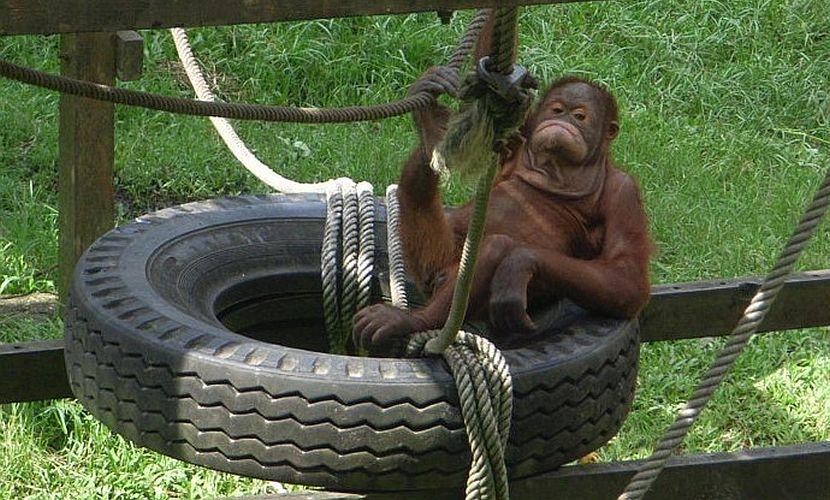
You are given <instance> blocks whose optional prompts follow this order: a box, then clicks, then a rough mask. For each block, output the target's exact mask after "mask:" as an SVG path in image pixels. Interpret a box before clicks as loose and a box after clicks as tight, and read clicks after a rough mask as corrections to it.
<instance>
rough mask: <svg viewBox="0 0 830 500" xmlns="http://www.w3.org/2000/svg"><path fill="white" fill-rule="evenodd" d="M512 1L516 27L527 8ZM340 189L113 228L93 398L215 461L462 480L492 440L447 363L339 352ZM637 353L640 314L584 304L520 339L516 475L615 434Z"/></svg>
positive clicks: (146, 442)
mask: <svg viewBox="0 0 830 500" xmlns="http://www.w3.org/2000/svg"><path fill="white" fill-rule="evenodd" d="M504 11H507V14H506V15H507V16H510V15H512V16H513V20H514V22H515V12H516V9H515V8H512V9H498V10H497V15H503V14H504ZM510 11H512V12H510ZM494 38H496V37H494ZM204 100H208V99H204ZM237 139H238V138H237ZM240 143H241V141H240ZM243 147H244V145H243ZM482 183H483V184H486V182H484V181H482ZM369 200H370V202H369V206H371V208H372V211H373V212H374V213H375V217H374V220H373V221H372V220H368V222H367V221H366V220H363V219H361V224H362V225H364V226H366V225H367V224H368V226H371V228H373V229H374V234H375V235H377V237H376V238H375V241H374V242H373V243H372V246H373V248H374V259H373V264H374V266H373V268H374V271H373V272H372V273H371V275H369V276H370V278H371V280H370V281H368V282H369V283H370V284H371V287H372V288H371V289H372V290H373V293H372V296H371V298H372V299H374V300H379V299H381V298H382V297H383V296H388V295H390V294H391V295H394V293H393V291H392V290H391V289H392V288H394V285H392V286H390V285H388V283H389V275H390V267H394V265H392V266H390V265H387V257H388V255H387V253H388V252H387V250H386V248H384V246H383V245H381V244H380V242H381V241H385V237H386V236H388V235H387V228H386V225H385V221H386V218H387V207H386V205H385V204H384V202H383V201H382V200H379V199H374V198H369ZM392 200H393V198H390V200H389V201H390V202H391V201H392ZM330 202H331V197H328V198H327V197H326V196H323V195H322V194H315V193H306V194H291V195H286V194H283V195H268V196H258V197H235V198H222V199H216V200H210V201H205V202H198V203H190V204H186V205H180V206H177V207H172V208H168V209H165V210H161V211H159V212H156V213H153V214H150V215H147V216H143V217H140V218H138V219H137V220H136V221H134V222H132V223H130V224H128V225H125V226H122V227H119V228H116V229H114V230H112V231H110V232H109V233H107V234H105V235H104V236H102V237H101V238H100V239H99V240H98V241H97V242H96V243H94V244H93V245H92V246H91V247H90V248H89V249H88V250H87V251H86V252H85V254H84V255H83V256H82V257H81V259H80V261H79V263H78V265H77V268H76V270H75V274H74V280H73V283H72V287H71V291H70V302H69V308H68V313H67V315H66V317H67V323H66V354H65V358H66V364H67V371H68V373H69V380H70V384H71V387H72V390H73V392H74V394H75V395H76V397H77V398H78V400H79V401H80V402H81V403H82V404H83V406H84V407H85V408H86V409H87V410H89V411H90V412H91V413H92V414H93V415H95V416H96V417H97V418H98V419H100V420H101V421H102V422H103V423H104V424H106V425H107V426H108V427H110V428H111V429H112V430H114V431H115V432H117V433H119V434H121V435H122V436H124V437H126V438H127V439H129V440H131V441H133V442H135V443H136V444H139V445H141V446H145V447H147V448H150V449H152V450H155V451H157V452H160V453H163V454H165V455H168V456H171V457H174V458H178V459H182V460H185V461H188V462H191V463H194V464H198V465H202V466H206V467H209V468H213V469H217V470H222V471H227V472H232V473H236V474H241V475H246V476H252V477H257V478H262V479H267V480H275V481H282V482H289V483H296V484H304V485H309V486H322V487H325V488H331V489H337V490H406V489H419V488H425V487H428V488H436V487H460V486H462V485H463V483H464V478H465V477H466V475H467V470H468V468H469V464H470V461H471V459H473V460H474V463H475V459H476V453H475V450H474V452H473V453H471V451H470V445H468V442H467V431H466V430H465V422H464V418H465V417H466V414H465V415H462V410H461V409H460V408H459V403H458V401H459V395H460V390H457V389H456V384H455V381H454V379H453V375H452V374H451V373H450V372H449V371H448V369H447V366H446V364H445V363H444V362H443V361H442V360H441V359H438V358H419V359H396V358H367V357H352V356H344V355H332V354H327V353H326V351H327V350H328V349H329V347H330V345H329V340H328V337H327V336H326V333H325V330H326V328H325V320H324V311H323V309H324V307H323V305H324V303H325V302H327V300H328V299H327V295H326V291H325V289H324V286H323V284H322V283H323V282H322V281H321V277H320V276H321V260H322V261H325V257H326V256H325V249H323V250H321V241H322V240H323V236H324V233H325V232H326V219H327V218H329V219H330V218H331V215H330V214H331V211H330V208H331V203H330ZM485 206H486V204H485ZM391 208H392V206H390V213H391V212H393V210H391ZM343 246H344V247H345V243H344V244H343ZM343 252H344V250H343V248H339V249H337V248H336V251H335V253H337V254H338V255H340V256H341V257H342V254H343ZM323 271H324V273H325V269H324V270H323ZM344 272H346V271H338V276H337V281H338V282H342V274H343V273H344ZM392 274H394V269H393V270H392ZM393 281H394V280H393ZM459 288H460V286H459ZM462 317H463V314H462ZM638 352H639V337H638V325H637V323H636V321H621V320H611V319H606V318H599V317H594V316H591V315H589V314H587V313H586V312H585V311H582V310H579V309H578V308H575V309H573V310H570V311H569V312H568V314H565V315H558V316H557V319H556V320H555V321H551V322H550V326H549V328H548V329H547V331H546V332H544V333H543V334H542V335H540V336H539V338H538V339H537V340H535V341H533V342H532V343H531V344H529V345H527V346H524V347H521V348H517V349H512V350H507V351H505V352H504V353H503V355H504V359H505V360H506V362H507V365H508V366H509V371H510V375H511V376H512V387H513V411H512V430H511V431H510V432H509V440H507V445H506V447H505V448H504V462H505V464H506V466H507V472H508V474H509V476H510V477H511V478H521V477H527V476H532V475H537V474H540V473H544V472H547V471H550V470H553V469H555V468H557V467H559V466H560V465H562V464H565V463H567V462H570V461H572V460H575V459H577V458H579V457H581V456H584V455H586V454H587V453H589V452H591V451H593V450H595V449H596V448H598V447H599V446H601V445H603V444H604V443H606V442H607V441H608V440H609V439H611V438H612V437H613V436H614V435H615V434H616V432H617V431H618V430H619V428H620V426H621V425H622V422H623V420H624V418H625V416H626V415H627V413H628V411H629V409H630V406H631V402H632V399H633V394H634V386H635V381H636V374H637V359H638ZM505 434H506V433H505ZM503 438H504V439H507V435H504V436H503ZM468 493H469V489H468ZM485 496H487V495H485Z"/></svg>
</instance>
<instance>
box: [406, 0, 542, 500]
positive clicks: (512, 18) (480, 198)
mask: <svg viewBox="0 0 830 500" xmlns="http://www.w3.org/2000/svg"><path fill="white" fill-rule="evenodd" d="M494 22H495V25H494V28H493V38H492V41H491V53H492V54H493V56H491V61H492V64H491V67H490V68H488V69H489V70H490V71H493V72H496V73H498V74H500V75H509V74H511V73H512V72H513V63H514V62H515V58H516V50H515V46H516V35H517V22H518V9H517V8H515V7H511V8H499V9H496V11H495V17H494ZM463 97H466V98H469V97H470V96H469V95H468V96H463ZM488 101H492V100H491V99H489V98H488V97H487V96H486V95H484V96H479V97H478V99H477V100H475V101H471V102H473V103H475V104H473V106H476V108H472V109H473V112H472V113H468V114H467V115H466V116H467V117H468V118H470V119H468V121H467V122H466V123H465V122H462V121H455V122H453V123H451V126H450V130H449V131H448V133H447V134H448V135H450V134H455V136H456V137H463V138H464V139H468V140H470V141H469V142H471V143H473V144H475V146H476V147H483V148H486V149H488V150H489V149H492V148H494V147H495V146H496V144H497V142H495V141H500V140H501V139H502V137H499V136H498V135H499V134H498V133H496V130H497V127H496V126H495V121H496V118H495V109H496V108H495V107H494V106H491V105H490V102H488ZM503 101H504V103H506V104H508V105H509V106H510V107H521V106H522V105H523V104H529V101H526V102H525V103H522V102H516V103H513V102H510V103H507V100H506V98H505V99H503ZM467 104H470V101H468V102H467ZM478 106H480V107H478ZM470 109H471V108H468V111H469V110H470ZM519 116H520V114H518V113H516V114H514V118H516V117H519ZM499 118H501V117H499ZM470 121H472V122H475V123H472V124H471V123H470ZM470 125H473V126H470ZM500 125H503V124H500ZM512 126H513V125H512V124H511V125H509V126H508V127H502V128H501V129H500V130H507V129H509V128H510V127H512ZM476 129H477V132H478V134H477V135H474V134H475V133H473V132H471V131H472V130H476ZM464 130H465V131H467V132H459V131H464ZM481 132H483V133H481ZM465 134H466V135H465ZM464 142H466V141H464V140H459V141H458V142H456V143H454V144H460V143H464ZM488 142H489V143H488ZM444 149H445V151H444V153H446V152H447V151H446V149H447V148H444ZM456 149H457V150H458V151H463V152H464V154H467V153H471V151H470V150H469V149H468V150H466V151H464V150H463V149H462V148H460V147H459V148H456ZM444 157H452V155H451V154H445V155H444ZM468 160H469V158H468ZM488 160H489V161H486V164H487V167H486V170H485V171H484V172H483V173H482V174H481V176H480V177H479V181H478V184H477V186H476V192H475V196H474V198H473V200H474V201H473V213H472V215H471V217H470V223H469V228H468V231H467V237H466V239H465V241H464V248H463V251H462V255H461V262H460V264H459V271H458V278H457V280H456V284H455V289H454V290H453V300H452V305H451V306H450V313H449V317H448V318H447V322H446V323H445V324H444V327H443V328H442V329H441V330H440V331H439V330H432V331H429V332H423V333H418V334H416V335H414V336H413V337H412V339H411V340H410V343H409V345H408V346H407V354H408V355H409V356H423V355H426V354H432V355H435V354H441V356H442V357H443V358H444V360H445V361H446V363H447V365H449V367H450V371H451V372H452V374H453V378H454V379H455V384H456V387H457V389H458V397H459V401H460V404H461V414H462V416H463V418H464V426H465V427H466V429H467V440H468V441H469V444H470V451H471V453H472V464H471V466H470V471H469V473H468V476H467V488H466V495H465V496H466V498H467V500H476V499H498V500H508V499H509V498H510V492H509V484H508V477H507V467H506V465H505V463H504V450H505V448H506V446H507V439H508V436H509V434H510V418H511V415H512V411H513V403H512V400H513V399H512V398H513V384H512V381H511V378H510V372H509V370H508V368H507V363H506V362H505V361H504V357H503V356H502V354H501V353H500V352H499V350H498V349H496V347H495V346H494V345H493V344H491V343H490V342H489V341H487V340H485V339H484V338H482V337H478V336H476V335H472V334H469V333H467V332H463V331H460V328H461V326H462V324H463V322H464V318H465V316H466V314H467V306H468V302H469V296H470V289H471V288H472V281H473V272H474V269H475V262H476V259H477V257H478V251H479V248H480V246H481V238H482V236H483V234H484V223H485V218H486V215H487V204H488V201H489V199H490V191H491V188H492V185H493V180H494V179H495V176H496V173H497V172H498V171H499V168H500V166H501V165H500V162H499V161H498V157H497V156H496V155H490V157H489V158H488Z"/></svg>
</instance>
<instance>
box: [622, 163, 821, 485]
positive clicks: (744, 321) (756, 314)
mask: <svg viewBox="0 0 830 500" xmlns="http://www.w3.org/2000/svg"><path fill="white" fill-rule="evenodd" d="M828 206H830V169H828V170H827V173H826V174H825V177H824V181H822V183H821V186H820V187H819V189H818V191H817V192H816V194H815V195H814V197H813V201H812V203H811V204H810V206H809V208H808V209H807V211H806V212H805V213H804V215H803V216H802V217H801V220H800V221H799V223H798V226H797V227H796V229H795V231H794V232H793V235H792V236H791V237H790V240H789V241H788V242H787V245H786V246H785V247H784V250H783V251H782V253H781V255H780V256H779V257H778V262H777V263H776V264H775V267H774V268H773V269H772V271H770V273H769V274H768V275H767V276H766V278H764V282H763V284H762V285H761V288H760V289H758V292H757V293H756V294H755V296H754V297H752V300H751V301H750V303H749V305H748V306H747V308H746V310H745V311H744V314H743V316H742V317H741V319H740V321H738V325H737V326H736V327H735V329H734V330H733V331H732V333H731V335H730V337H729V340H728V342H727V343H726V346H725V347H724V348H723V350H722V351H721V352H720V354H719V355H718V357H717V359H716V360H715V361H714V362H713V363H712V366H711V367H709V371H708V372H707V373H706V375H705V376H704V377H703V380H702V381H701V382H700V383H699V384H698V386H697V389H695V391H694V393H693V394H692V397H691V398H690V399H689V402H688V403H686V406H685V407H684V408H683V409H682V410H680V412H678V414H677V418H676V419H675V421H674V423H673V424H672V425H671V426H670V427H669V428H668V430H667V431H666V433H665V435H664V436H663V438H662V439H661V440H660V442H659V443H658V444H657V446H656V447H655V448H654V452H653V453H652V455H651V456H650V457H649V458H648V459H647V460H646V461H645V463H644V464H643V465H642V466H640V468H639V469H638V470H637V473H636V474H635V475H634V477H633V478H632V479H631V482H630V483H629V484H628V486H626V488H625V490H624V491H623V493H622V494H621V495H620V496H619V497H618V498H619V500H637V499H641V498H643V496H644V495H645V494H646V492H647V491H648V490H649V488H651V486H652V484H654V481H656V480H657V477H658V476H659V475H660V472H662V470H663V468H664V467H665V466H666V462H667V461H668V459H669V457H670V456H671V454H672V452H673V451H674V450H675V449H676V448H677V447H678V446H679V445H680V443H682V442H683V439H684V438H685V437H686V434H688V432H689V430H690V429H691V427H692V425H693V424H694V423H695V420H697V417H698V416H699V415H700V412H701V411H703V408H705V407H706V404H707V403H708V402H709V400H710V399H711V397H712V395H713V394H714V393H715V391H716V390H717V388H718V387H719V386H720V384H721V383H722V382H723V380H724V378H726V375H727V374H728V373H729V370H730V368H731V367H732V365H733V364H734V363H735V360H737V359H738V356H740V355H741V352H742V351H743V350H744V348H745V347H746V345H747V343H748V342H749V339H751V338H752V335H753V334H754V333H755V332H756V331H757V330H758V327H759V326H760V325H761V323H763V321H764V318H765V317H766V315H767V312H768V311H769V309H770V307H771V306H772V304H773V302H775V299H776V297H777V296H778V292H779V291H780V290H781V288H782V287H783V286H784V283H785V281H786V279H787V277H788V276H789V275H790V274H791V273H792V272H793V268H794V267H795V263H796V261H797V260H798V258H799V256H801V253H802V251H803V250H804V247H805V246H806V245H807V243H808V242H809V241H810V239H811V238H812V236H813V234H814V233H815V230H816V227H818V225H819V223H820V222H821V219H822V218H823V217H824V214H825V213H826V212H827V208H828Z"/></svg>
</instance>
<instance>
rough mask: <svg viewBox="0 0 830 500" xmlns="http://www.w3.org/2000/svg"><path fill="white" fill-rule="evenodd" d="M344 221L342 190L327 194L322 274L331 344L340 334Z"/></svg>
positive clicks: (326, 319)
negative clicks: (341, 242)
mask: <svg viewBox="0 0 830 500" xmlns="http://www.w3.org/2000/svg"><path fill="white" fill-rule="evenodd" d="M342 219H343V195H342V194H341V193H340V189H339V188H338V189H331V190H330V191H329V192H328V193H327V194H326V226H325V230H324V232H323V248H322V251H321V252H320V269H321V271H320V273H321V277H322V280H323V319H324V320H325V323H326V332H327V333H328V336H329V342H332V340H333V339H334V338H336V337H337V336H338V335H337V334H338V333H339V332H340V286H339V284H338V269H340V260H341V259H340V233H341V225H342Z"/></svg>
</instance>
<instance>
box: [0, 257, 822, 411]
mask: <svg viewBox="0 0 830 500" xmlns="http://www.w3.org/2000/svg"><path fill="white" fill-rule="evenodd" d="M759 282H760V280H759V279H755V278H739V279H734V280H728V281H711V282H708V281H701V282H694V283H679V284H676V285H659V286H656V287H654V290H653V293H652V299H651V303H650V304H649V306H648V307H647V308H646V310H645V311H644V313H643V320H642V338H643V340H644V341H646V342H651V341H657V340H682V339H690V338H697V337H706V336H719V335H726V334H728V333H729V332H730V331H731V330H732V328H733V327H734V325H735V323H736V322H737V320H738V317H739V316H740V315H741V312H742V311H743V309H744V307H745V306H746V303H747V302H748V301H749V299H750V298H751V297H752V294H753V293H754V292H755V290H756V289H757V287H758V285H759ZM827 304H830V270H823V271H813V272H809V273H803V274H796V275H794V276H792V277H790V279H789V280H787V284H786V285H785V286H784V288H783V289H782V290H781V295H780V298H779V299H778V301H777V302H776V303H775V305H774V306H773V308H772V310H771V311H770V313H769V316H767V321H766V322H764V324H763V325H762V328H761V331H773V330H789V329H793V328H805V327H812V326H822V325H830V307H827ZM64 397H72V393H71V392H70V390H69V385H68V382H67V379H66V373H65V371H64V366H63V342H61V341H48V342H24V343H18V344H0V403H10V402H22V401H38V400H44V399H54V398H64Z"/></svg>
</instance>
